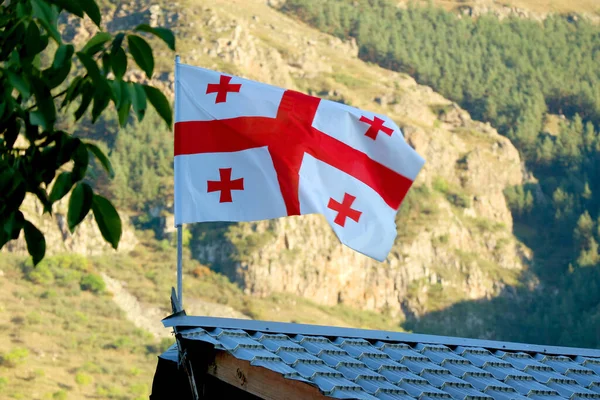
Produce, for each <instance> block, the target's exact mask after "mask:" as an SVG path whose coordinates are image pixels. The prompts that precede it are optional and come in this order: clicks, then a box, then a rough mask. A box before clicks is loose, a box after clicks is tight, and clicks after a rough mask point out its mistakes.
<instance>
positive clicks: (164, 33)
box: [135, 24, 175, 50]
mask: <svg viewBox="0 0 600 400" xmlns="http://www.w3.org/2000/svg"><path fill="white" fill-rule="evenodd" d="M135 30H136V31H141V32H148V33H151V34H153V35H154V36H156V37H158V38H160V39H162V41H163V42H165V43H166V44H167V46H169V48H170V49H171V50H175V35H173V32H171V30H170V29H166V28H153V27H151V26H150V25H148V24H141V25H138V26H137V27H136V28H135Z"/></svg>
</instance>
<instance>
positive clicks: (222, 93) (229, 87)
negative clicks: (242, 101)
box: [206, 75, 242, 104]
mask: <svg viewBox="0 0 600 400" xmlns="http://www.w3.org/2000/svg"><path fill="white" fill-rule="evenodd" d="M229 82H231V77H230V76H227V75H221V79H219V83H209V84H208V86H206V94H210V93H216V94H217V98H216V99H215V104H217V103H224V102H226V101H227V93H238V92H239V91H240V88H241V87H242V84H241V83H229Z"/></svg>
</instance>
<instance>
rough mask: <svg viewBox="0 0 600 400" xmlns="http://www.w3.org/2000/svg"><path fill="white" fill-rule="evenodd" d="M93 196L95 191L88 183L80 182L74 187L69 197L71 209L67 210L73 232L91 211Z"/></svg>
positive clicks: (68, 220)
mask: <svg viewBox="0 0 600 400" xmlns="http://www.w3.org/2000/svg"><path fill="white" fill-rule="evenodd" d="M93 198H94V191H93V190H92V188H91V187H90V185H88V184H87V183H84V182H80V183H78V184H77V186H75V189H73V192H72V193H71V198H70V199H69V211H68V212H67V223H68V225H69V231H71V233H73V231H74V230H75V227H76V226H77V225H79V223H80V222H81V221H83V219H84V218H85V216H86V215H87V214H88V212H89V211H90V208H91V207H92V199H93Z"/></svg>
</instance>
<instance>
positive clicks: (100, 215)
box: [92, 195, 122, 250]
mask: <svg viewBox="0 0 600 400" xmlns="http://www.w3.org/2000/svg"><path fill="white" fill-rule="evenodd" d="M92 210H93V211H94V218H95V219H96V223H97V224H98V228H100V233H102V236H103V237H104V239H105V240H106V241H107V242H108V243H110V244H111V245H112V247H113V249H115V250H116V249H117V247H118V246H119V240H121V234H122V226H121V218H120V217H119V213H117V210H116V209H115V207H114V206H113V205H112V204H111V202H110V201H108V200H107V199H106V198H104V197H102V196H100V195H94V200H93V202H92Z"/></svg>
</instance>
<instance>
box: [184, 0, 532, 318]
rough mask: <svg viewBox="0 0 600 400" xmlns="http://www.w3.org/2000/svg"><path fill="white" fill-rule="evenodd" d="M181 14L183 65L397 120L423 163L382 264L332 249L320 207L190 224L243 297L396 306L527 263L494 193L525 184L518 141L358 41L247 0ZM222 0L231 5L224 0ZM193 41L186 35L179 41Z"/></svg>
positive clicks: (497, 283)
mask: <svg viewBox="0 0 600 400" xmlns="http://www.w3.org/2000/svg"><path fill="white" fill-rule="evenodd" d="M224 3H225V2H223V1H217V2H211V8H210V9H209V8H200V7H198V8H197V9H190V10H188V11H187V12H186V14H185V16H183V17H181V19H180V23H181V24H182V25H180V28H179V29H180V30H179V32H180V35H182V36H183V37H184V38H185V37H188V38H189V37H191V39H192V40H191V41H195V42H196V43H198V44H199V45H198V46H197V48H195V49H194V50H192V53H191V56H190V58H191V60H190V59H187V56H186V59H184V60H182V61H183V62H189V63H193V64H197V65H202V66H205V67H208V68H214V69H220V70H224V71H226V72H230V73H235V74H238V75H242V76H246V77H249V78H252V79H258V80H261V81H264V82H268V83H272V84H276V85H279V86H285V87H291V88H296V89H298V90H303V91H306V92H308V93H311V94H316V95H319V96H321V97H329V98H331V99H334V100H341V101H344V102H345V103H350V104H352V105H355V106H358V107H361V108H366V109H371V110H373V111H378V112H382V113H385V114H387V115H390V116H392V117H393V118H395V119H396V121H397V122H398V123H399V125H400V126H402V127H403V130H404V134H405V137H406V140H407V141H408V142H409V143H410V144H411V145H412V146H413V147H414V148H415V149H416V150H417V151H418V152H419V153H420V154H421V155H422V156H423V157H424V158H425V159H426V160H427V162H426V165H425V168H424V170H423V171H422V172H421V174H420V175H419V176H418V178H417V181H416V182H415V188H414V189H412V191H413V193H411V194H410V195H409V198H410V199H409V200H407V201H406V202H405V203H407V204H405V205H403V206H402V207H405V208H406V210H401V212H400V215H399V218H398V220H397V224H398V227H399V236H398V239H397V241H396V243H395V245H394V248H393V250H392V253H391V254H390V256H389V258H388V260H387V261H386V262H384V263H378V262H376V261H373V260H371V259H369V258H367V257H364V256H362V255H360V254H358V253H356V252H354V251H352V250H350V249H348V248H346V247H343V246H342V245H340V243H339V241H338V240H337V238H336V237H335V236H334V234H333V232H332V230H331V228H330V227H329V226H328V225H327V224H326V222H325V220H324V219H323V218H322V217H320V216H314V215H312V216H303V217H291V218H285V219H280V220H275V221H262V222H256V223H243V224H231V225H227V226H224V227H223V226H222V227H221V229H220V230H219V231H218V233H215V230H214V229H213V228H212V227H207V228H204V227H196V228H194V230H195V237H196V240H195V241H194V243H195V246H194V248H193V251H194V253H195V255H196V256H197V257H198V258H199V259H200V260H201V261H202V262H205V263H207V264H209V265H212V266H213V268H216V269H219V270H221V271H224V272H225V273H227V274H228V275H229V276H230V277H231V278H232V279H233V280H234V281H235V282H237V283H238V284H239V285H240V286H241V287H243V288H244V289H245V291H246V292H248V293H251V294H254V295H259V296H266V295H268V294H270V293H272V292H281V291H286V292H292V293H295V294H299V295H302V296H305V297H308V298H310V299H312V300H314V301H318V302H321V303H323V304H337V303H343V304H348V305H352V306H357V307H361V308H367V309H373V310H386V311H388V312H391V313H392V315H398V314H402V313H404V314H420V313H422V312H425V311H428V310H431V309H433V308H436V307H442V306H444V305H445V304H448V303H450V302H454V301H457V300H460V299H467V298H471V299H475V298H483V297H490V296H494V295H497V294H498V293H500V291H501V290H502V288H503V287H504V286H505V285H506V284H507V283H514V282H515V281H516V280H517V279H518V277H519V276H520V275H521V274H522V272H523V270H524V269H525V266H526V264H527V262H528V259H529V255H528V250H527V249H526V248H524V247H523V246H522V245H521V244H520V243H518V242H517V240H515V238H514V237H513V235H512V233H511V231H512V218H511V214H510V211H509V210H508V208H507V205H506V201H505V198H504V195H503V190H504V189H505V188H506V187H508V186H511V185H518V184H521V183H523V180H524V174H523V169H522V166H521V161H520V159H519V154H518V152H517V150H516V149H515V148H514V147H513V145H512V144H511V143H510V141H509V140H508V139H506V138H504V137H502V136H500V135H499V134H498V133H497V132H496V131H495V130H494V129H493V128H491V127H490V126H489V125H487V124H482V123H479V122H475V121H472V120H471V118H470V116H469V114H468V113H467V112H465V111H464V110H461V109H460V108H459V107H458V106H457V105H456V104H454V103H452V102H450V101H448V100H446V99H444V98H443V97H441V96H440V95H438V94H436V93H434V92H433V91H432V90H431V89H430V88H428V87H424V86H420V85H418V84H416V82H415V81H414V80H413V79H412V78H410V77H407V76H405V75H403V74H398V73H394V72H390V71H386V70H383V69H380V68H378V67H375V66H372V65H366V64H365V63H363V62H361V61H360V60H358V59H357V53H358V51H357V47H356V43H354V42H343V41H342V40H339V39H337V38H333V37H331V36H328V35H325V34H322V33H319V32H316V31H314V30H312V29H310V28H307V27H306V26H304V25H302V24H300V23H297V22H296V21H294V20H292V19H290V18H288V17H286V16H283V15H281V14H279V13H277V12H276V11H275V10H272V9H268V8H267V7H265V5H264V4H263V3H262V2H259V1H249V2H245V4H244V11H243V12H242V11H240V12H236V11H235V10H234V9H231V8H227V12H226V13H225V12H222V11H223V10H224V9H225V6H224ZM227 3H231V2H227ZM184 40H189V39H184Z"/></svg>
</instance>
